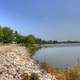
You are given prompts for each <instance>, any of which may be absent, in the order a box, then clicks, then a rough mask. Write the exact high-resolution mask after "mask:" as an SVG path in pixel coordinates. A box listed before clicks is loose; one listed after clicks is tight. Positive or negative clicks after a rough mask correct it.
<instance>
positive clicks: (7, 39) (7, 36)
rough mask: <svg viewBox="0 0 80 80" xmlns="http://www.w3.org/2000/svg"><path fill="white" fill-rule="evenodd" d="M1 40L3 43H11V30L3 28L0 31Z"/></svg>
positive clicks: (12, 37)
mask: <svg viewBox="0 0 80 80" xmlns="http://www.w3.org/2000/svg"><path fill="white" fill-rule="evenodd" d="M1 34H2V35H1V36H2V37H1V39H2V42H3V43H12V42H13V39H14V36H13V30H12V29H10V28H8V27H3V28H2V29H1Z"/></svg>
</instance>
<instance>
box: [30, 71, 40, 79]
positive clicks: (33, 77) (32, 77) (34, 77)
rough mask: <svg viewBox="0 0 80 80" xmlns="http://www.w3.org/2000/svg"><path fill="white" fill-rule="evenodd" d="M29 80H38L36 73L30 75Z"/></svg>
mask: <svg viewBox="0 0 80 80" xmlns="http://www.w3.org/2000/svg"><path fill="white" fill-rule="evenodd" d="M29 80H40V79H39V77H38V75H37V74H36V73H32V74H31V76H30V79H29Z"/></svg>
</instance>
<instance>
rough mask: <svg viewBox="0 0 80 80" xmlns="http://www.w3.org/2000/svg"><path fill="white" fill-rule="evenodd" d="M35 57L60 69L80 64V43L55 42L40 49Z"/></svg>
mask: <svg viewBox="0 0 80 80" xmlns="http://www.w3.org/2000/svg"><path fill="white" fill-rule="evenodd" d="M33 58H34V59H35V60H38V61H39V62H47V63H48V64H49V65H51V66H54V67H56V68H59V69H64V68H65V66H70V65H76V64H80V43H72V44H53V45H49V47H48V48H42V49H40V50H38V51H37V52H36V53H35V54H34V56H33Z"/></svg>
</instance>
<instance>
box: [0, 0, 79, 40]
mask: <svg viewBox="0 0 80 80" xmlns="http://www.w3.org/2000/svg"><path fill="white" fill-rule="evenodd" d="M0 25H3V26H9V27H11V28H12V29H14V30H17V31H18V32H19V33H21V34H23V35H28V34H33V35H35V36H37V37H41V38H43V39H46V40H47V39H53V40H80V0H0Z"/></svg>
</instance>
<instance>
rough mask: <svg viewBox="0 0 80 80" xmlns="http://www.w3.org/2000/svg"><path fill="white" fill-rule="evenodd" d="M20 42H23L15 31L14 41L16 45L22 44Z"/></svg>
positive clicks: (21, 37)
mask: <svg viewBox="0 0 80 80" xmlns="http://www.w3.org/2000/svg"><path fill="white" fill-rule="evenodd" d="M22 40H23V36H22V35H20V34H19V33H18V32H17V31H15V33H14V41H15V42H16V43H22V42H23V41H22Z"/></svg>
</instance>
